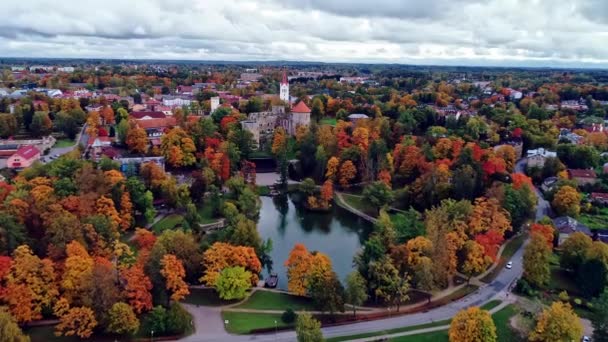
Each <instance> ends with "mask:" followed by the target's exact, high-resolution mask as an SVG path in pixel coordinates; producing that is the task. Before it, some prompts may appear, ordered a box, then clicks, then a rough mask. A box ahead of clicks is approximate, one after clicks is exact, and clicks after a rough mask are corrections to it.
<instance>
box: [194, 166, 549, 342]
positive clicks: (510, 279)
mask: <svg viewBox="0 0 608 342" xmlns="http://www.w3.org/2000/svg"><path fill="white" fill-rule="evenodd" d="M525 163H526V159H525V158H524V159H520V160H519V161H518V162H517V165H516V168H515V170H516V172H524V169H525ZM535 190H536V196H537V197H538V204H537V208H536V220H540V219H541V218H542V217H544V216H545V215H546V213H547V212H548V211H547V210H549V208H550V206H549V203H548V202H547V201H545V199H544V198H543V197H542V194H541V193H540V191H538V189H535ZM522 256H523V248H520V249H519V250H518V251H517V252H515V254H514V255H513V257H512V258H511V260H512V261H513V268H512V269H510V270H507V269H504V270H503V271H502V272H500V274H499V275H498V277H496V279H494V281H492V283H490V284H488V285H485V286H482V287H480V288H479V289H478V290H477V291H476V292H475V293H472V294H470V295H468V296H466V297H464V298H462V299H460V300H457V301H455V302H452V303H451V304H448V305H445V306H441V307H438V308H435V309H432V310H429V311H427V312H421V313H416V314H411V315H404V316H398V317H393V318H385V319H379V320H374V321H367V322H360V323H352V324H345V325H339V326H333V327H326V328H323V329H322V330H323V336H325V337H326V338H327V337H336V336H349V335H356V334H362V333H369V332H373V331H382V330H388V329H394V328H401V327H407V326H414V325H420V324H425V323H429V322H433V321H441V320H446V319H450V318H452V317H453V316H454V315H455V314H456V313H457V312H458V311H460V310H461V309H464V308H467V307H470V306H480V305H482V304H484V303H486V302H488V301H489V300H491V299H492V298H493V297H495V296H496V295H498V294H499V293H501V292H502V291H504V290H507V288H508V287H509V286H510V285H511V284H512V283H514V282H515V280H516V279H518V278H519V277H520V276H521V275H522V272H523V268H522V264H523V263H522ZM193 313H195V314H196V316H197V320H196V321H197V324H196V325H197V326H198V327H199V329H197V332H196V333H195V334H194V335H191V336H188V337H187V338H185V339H183V341H210V342H211V341H218V342H219V341H235V342H240V341H256V342H261V341H268V342H270V341H295V340H296V333H295V332H294V331H284V332H280V333H278V334H272V333H271V334H263V335H246V336H237V335H230V334H227V333H217V330H215V331H216V334H206V333H205V328H204V327H201V325H200V323H202V322H201V321H203V320H205V317H206V318H207V319H209V320H211V319H213V315H217V314H218V312H217V309H206V308H202V307H200V308H196V310H195V311H194V312H193ZM199 322H200V323H199ZM214 324H215V325H216V324H217V320H215V322H214ZM220 324H221V323H220ZM228 324H230V322H229V323H228ZM202 325H203V326H204V325H207V324H202ZM201 328H202V329H201Z"/></svg>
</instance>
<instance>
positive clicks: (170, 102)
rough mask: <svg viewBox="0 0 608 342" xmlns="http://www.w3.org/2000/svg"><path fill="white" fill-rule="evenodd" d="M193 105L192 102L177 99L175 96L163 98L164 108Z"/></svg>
mask: <svg viewBox="0 0 608 342" xmlns="http://www.w3.org/2000/svg"><path fill="white" fill-rule="evenodd" d="M191 103H192V100H190V99H184V98H181V97H175V96H165V97H163V106H167V107H172V108H174V107H182V106H190V104H191Z"/></svg>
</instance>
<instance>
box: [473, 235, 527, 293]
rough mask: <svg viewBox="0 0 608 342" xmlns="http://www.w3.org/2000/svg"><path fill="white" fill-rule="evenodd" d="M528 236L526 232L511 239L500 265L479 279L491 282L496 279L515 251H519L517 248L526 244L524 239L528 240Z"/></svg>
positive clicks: (503, 252) (501, 257)
mask: <svg viewBox="0 0 608 342" xmlns="http://www.w3.org/2000/svg"><path fill="white" fill-rule="evenodd" d="M526 237H527V235H526V234H521V235H519V236H516V237H514V238H512V239H511V240H509V241H508V242H507V244H506V245H505V249H504V250H503V251H502V254H501V256H500V259H499V260H498V265H497V266H496V267H495V268H494V269H493V270H492V271H491V272H489V273H488V274H486V275H485V276H484V277H483V278H481V279H479V280H481V281H482V282H484V283H487V284H489V283H491V282H492V281H493V280H494V279H496V277H498V275H499V274H500V272H502V270H503V269H504V268H505V265H506V264H507V262H509V260H511V258H512V257H513V255H514V254H515V252H517V250H518V249H519V248H520V247H521V246H522V245H523V244H524V241H526Z"/></svg>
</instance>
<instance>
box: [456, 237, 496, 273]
mask: <svg viewBox="0 0 608 342" xmlns="http://www.w3.org/2000/svg"><path fill="white" fill-rule="evenodd" d="M462 254H463V261H462V266H461V269H462V273H463V274H464V275H466V276H468V277H469V279H471V277H472V276H474V275H476V274H480V273H481V272H483V271H484V270H485V269H486V268H487V267H488V265H490V264H491V263H492V260H491V259H490V258H489V257H488V256H486V255H485V253H484V248H483V246H482V245H480V244H479V243H477V242H476V241H474V240H469V241H467V242H465V244H464V246H463V250H462Z"/></svg>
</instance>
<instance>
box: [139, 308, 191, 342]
mask: <svg viewBox="0 0 608 342" xmlns="http://www.w3.org/2000/svg"><path fill="white" fill-rule="evenodd" d="M191 320H192V316H190V314H189V313H188V312H187V311H186V310H185V309H184V308H183V307H182V306H181V305H179V304H177V303H174V304H172V305H171V307H170V308H169V310H167V309H165V308H164V307H162V306H160V305H158V306H156V307H154V309H152V311H151V312H150V314H149V315H148V322H149V326H150V328H151V330H154V334H157V335H158V336H162V335H181V334H183V333H184V332H186V330H188V327H189V326H190V322H191Z"/></svg>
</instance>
